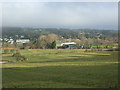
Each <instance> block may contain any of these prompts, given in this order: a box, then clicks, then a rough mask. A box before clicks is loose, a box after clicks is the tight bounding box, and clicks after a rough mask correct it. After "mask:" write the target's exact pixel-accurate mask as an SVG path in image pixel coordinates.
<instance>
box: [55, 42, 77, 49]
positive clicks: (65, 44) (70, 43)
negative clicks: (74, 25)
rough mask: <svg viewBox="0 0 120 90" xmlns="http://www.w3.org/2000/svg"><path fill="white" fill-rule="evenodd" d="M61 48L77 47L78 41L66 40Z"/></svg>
mask: <svg viewBox="0 0 120 90" xmlns="http://www.w3.org/2000/svg"><path fill="white" fill-rule="evenodd" d="M57 48H61V49H76V48H77V46H76V43H75V42H66V43H61V44H60V46H59V47H57Z"/></svg>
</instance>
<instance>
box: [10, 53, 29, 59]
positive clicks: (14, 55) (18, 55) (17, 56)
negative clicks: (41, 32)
mask: <svg viewBox="0 0 120 90" xmlns="http://www.w3.org/2000/svg"><path fill="white" fill-rule="evenodd" d="M12 56H13V57H16V60H17V61H26V60H27V58H26V57H25V56H23V55H21V54H20V53H19V52H17V53H15V54H13V55H12Z"/></svg>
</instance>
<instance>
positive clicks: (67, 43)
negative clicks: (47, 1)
mask: <svg viewBox="0 0 120 90" xmlns="http://www.w3.org/2000/svg"><path fill="white" fill-rule="evenodd" d="M63 44H64V45H69V44H76V43H75V42H66V43H62V45H63Z"/></svg>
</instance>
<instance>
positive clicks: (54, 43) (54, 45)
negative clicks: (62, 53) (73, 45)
mask: <svg viewBox="0 0 120 90" xmlns="http://www.w3.org/2000/svg"><path fill="white" fill-rule="evenodd" d="M51 48H52V49H54V48H56V41H53V42H52V43H51Z"/></svg>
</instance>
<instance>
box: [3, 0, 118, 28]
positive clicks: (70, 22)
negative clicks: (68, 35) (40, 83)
mask: <svg viewBox="0 0 120 90" xmlns="http://www.w3.org/2000/svg"><path fill="white" fill-rule="evenodd" d="M2 25H3V26H10V27H40V28H71V29H73V28H75V29H78V28H87V29H88V28H89V29H115V30H117V28H118V3H117V2H7V3H4V4H3V5H2Z"/></svg>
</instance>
